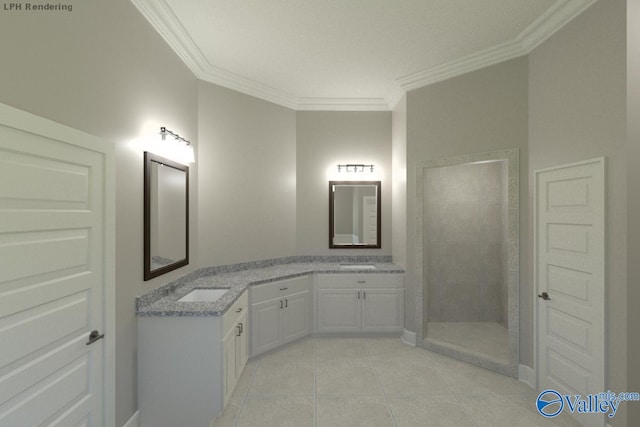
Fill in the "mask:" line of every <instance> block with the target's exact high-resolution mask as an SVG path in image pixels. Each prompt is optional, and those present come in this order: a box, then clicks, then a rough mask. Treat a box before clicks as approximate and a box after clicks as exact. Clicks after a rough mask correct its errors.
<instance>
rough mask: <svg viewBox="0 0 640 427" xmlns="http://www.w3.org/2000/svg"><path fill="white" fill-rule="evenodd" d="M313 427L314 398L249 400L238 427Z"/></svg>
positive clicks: (246, 402)
mask: <svg viewBox="0 0 640 427" xmlns="http://www.w3.org/2000/svg"><path fill="white" fill-rule="evenodd" d="M256 426H260V427H306V426H308V427H312V426H313V398H304V397H287V398H247V400H246V401H245V403H244V406H243V407H242V411H241V412H240V415H239V417H238V421H237V423H236V427H256Z"/></svg>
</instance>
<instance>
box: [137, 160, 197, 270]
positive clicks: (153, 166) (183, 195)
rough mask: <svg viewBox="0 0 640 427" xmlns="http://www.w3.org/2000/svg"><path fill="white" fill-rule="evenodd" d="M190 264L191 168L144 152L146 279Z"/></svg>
mask: <svg viewBox="0 0 640 427" xmlns="http://www.w3.org/2000/svg"><path fill="white" fill-rule="evenodd" d="M187 264H189V167H188V166H185V165H182V164H180V163H176V162H173V161H171V160H168V159H165V158H163V157H160V156H158V155H156V154H152V153H148V152H145V153H144V280H149V279H153V278H154V277H157V276H160V275H162V274H165V273H167V272H169V271H172V270H175V269H176V268H179V267H182V266H184V265H187Z"/></svg>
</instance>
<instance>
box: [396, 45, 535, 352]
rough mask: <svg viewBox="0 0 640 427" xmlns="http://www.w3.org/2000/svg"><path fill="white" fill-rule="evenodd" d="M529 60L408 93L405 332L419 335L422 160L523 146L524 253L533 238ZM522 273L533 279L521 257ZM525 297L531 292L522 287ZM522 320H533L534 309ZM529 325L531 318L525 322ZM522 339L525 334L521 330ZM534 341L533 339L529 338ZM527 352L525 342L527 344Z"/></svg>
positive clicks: (484, 70)
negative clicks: (417, 253) (416, 298)
mask: <svg viewBox="0 0 640 427" xmlns="http://www.w3.org/2000/svg"><path fill="white" fill-rule="evenodd" d="M527 69H528V61H527V58H526V57H522V58H518V59H514V60H511V61H507V62H504V63H501V64H498V65H494V66H491V67H487V68H484V69H481V70H478V71H474V72H472V73H468V74H465V75H463V76H460V77H456V78H452V79H449V80H446V81H443V82H440V83H436V84H433V85H431V86H427V87H424V88H421V89H416V90H414V91H411V92H409V93H408V94H407V155H406V158H407V190H406V191H407V193H406V194H407V204H406V209H407V211H406V216H407V234H406V236H407V242H406V251H407V254H408V255H407V274H406V279H405V280H406V290H405V292H406V294H407V295H406V299H405V300H406V305H405V313H406V316H405V328H406V329H408V330H410V331H415V301H414V291H415V286H416V284H415V277H414V276H415V259H414V257H413V255H412V254H413V253H415V235H416V224H415V218H416V205H415V201H416V196H415V194H416V162H417V161H422V160H434V159H441V158H447V157H453V156H456V155H461V154H469V153H478V152H483V151H493V150H498V149H503V148H513V147H515V148H519V151H520V212H521V214H520V253H521V255H522V251H523V247H527V245H528V243H527V242H528V235H527V213H528V209H527V200H528V199H527V190H526V189H527V120H528V115H527V103H528V101H527V96H528V94H527V92H528V71H527ZM520 259H521V264H520V272H521V273H520V275H521V280H522V278H523V277H524V278H526V277H527V276H528V264H527V260H526V258H525V257H523V256H521V257H520ZM521 289H522V290H521V295H522V293H527V292H529V289H530V288H529V287H528V283H522V287H521ZM520 313H521V318H522V319H530V318H532V317H533V314H532V312H531V309H530V308H529V309H528V310H525V311H524V312H523V311H522V308H521V311H520ZM525 324H526V320H525ZM521 336H522V331H521ZM528 339H529V340H531V335H529V336H528ZM521 348H522V343H521Z"/></svg>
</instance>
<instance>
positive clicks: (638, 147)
mask: <svg viewBox="0 0 640 427" xmlns="http://www.w3.org/2000/svg"><path fill="white" fill-rule="evenodd" d="M638 22H640V2H638V1H637V0H628V1H627V148H626V150H627V153H626V157H627V254H631V256H629V255H627V256H629V260H628V261H629V262H627V272H628V275H627V390H634V391H639V390H640V364H638V361H639V360H640V339H638V336H639V334H638V325H640V310H638V304H639V303H640V286H639V285H638V284H640V263H638V262H637V260H638V254H640V191H638V183H640V120H638V117H640V78H638V76H640V25H638ZM627 408H628V412H627V425H629V426H637V425H640V404H638V403H634V404H628V405H627Z"/></svg>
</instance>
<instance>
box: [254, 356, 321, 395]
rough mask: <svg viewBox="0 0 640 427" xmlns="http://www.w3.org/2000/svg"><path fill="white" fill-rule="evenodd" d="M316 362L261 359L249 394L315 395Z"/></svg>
mask: <svg viewBox="0 0 640 427" xmlns="http://www.w3.org/2000/svg"><path fill="white" fill-rule="evenodd" d="M313 383H314V364H313V362H304V361H302V362H300V361H296V360H260V361H259V363H258V366H257V367H256V372H255V374H254V376H253V383H252V384H251V387H250V388H249V394H248V395H249V396H313Z"/></svg>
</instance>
